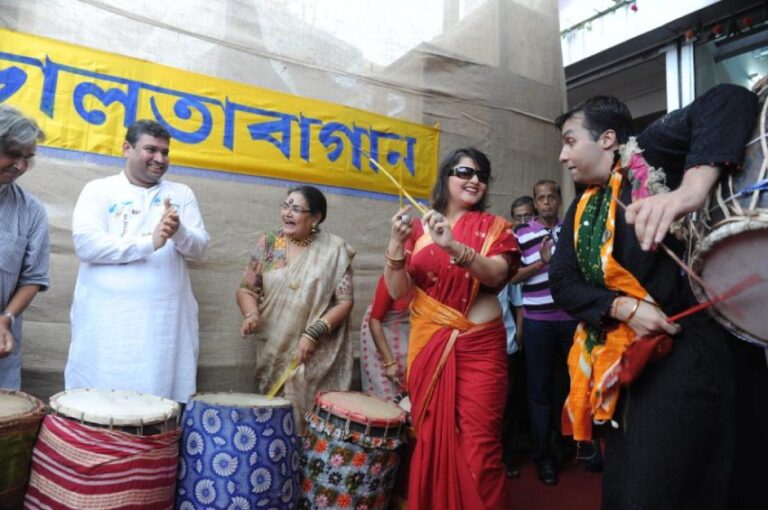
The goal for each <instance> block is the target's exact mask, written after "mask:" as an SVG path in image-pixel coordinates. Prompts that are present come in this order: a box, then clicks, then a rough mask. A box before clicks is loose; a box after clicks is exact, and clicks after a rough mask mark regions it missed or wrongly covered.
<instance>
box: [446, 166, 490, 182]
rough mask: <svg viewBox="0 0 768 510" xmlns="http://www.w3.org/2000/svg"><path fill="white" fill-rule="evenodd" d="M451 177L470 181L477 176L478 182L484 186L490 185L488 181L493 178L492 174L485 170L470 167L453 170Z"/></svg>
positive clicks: (459, 167)
mask: <svg viewBox="0 0 768 510" xmlns="http://www.w3.org/2000/svg"><path fill="white" fill-rule="evenodd" d="M451 175H452V176H454V177H458V178H459V179H464V180H465V181H468V180H470V179H471V178H472V177H474V176H475V175H476V176H477V180H478V181H480V182H482V183H483V184H488V180H489V179H490V178H491V175H490V172H486V171H485V170H475V169H474V168H471V167H468V166H457V167H456V168H452V169H451Z"/></svg>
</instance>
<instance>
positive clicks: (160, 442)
mask: <svg viewBox="0 0 768 510" xmlns="http://www.w3.org/2000/svg"><path fill="white" fill-rule="evenodd" d="M51 408H52V409H55V414H52V415H50V416H47V417H46V418H45V419H44V420H43V426H42V428H41V430H40V435H39V436H38V438H37V442H36V443H35V448H34V452H33V457H32V474H31V476H30V480H29V488H28V490H27V493H26V496H25V499H24V508H25V509H37V508H56V509H72V510H80V509H83V508H109V509H128V508H141V509H146V510H150V509H157V510H160V509H163V510H165V509H168V508H171V507H172V506H173V502H174V498H175V488H176V473H177V470H178V460H179V448H178V441H179V435H180V431H179V428H178V426H176V420H177V416H178V413H179V404H177V403H176V402H173V401H172V400H168V399H164V398H161V397H155V396H152V395H144V394H141V393H138V392H132V391H101V390H85V389H80V390H70V391H65V392H62V393H59V394H57V395H54V396H53V397H51ZM110 426H111V427H112V429H110V428H109V427H110ZM152 427H156V428H158V429H170V430H167V431H165V432H160V433H158V434H152V435H145V434H146V433H147V431H148V428H152ZM118 429H120V430H118ZM122 429H125V430H131V431H133V432H137V433H132V432H126V431H124V430H122Z"/></svg>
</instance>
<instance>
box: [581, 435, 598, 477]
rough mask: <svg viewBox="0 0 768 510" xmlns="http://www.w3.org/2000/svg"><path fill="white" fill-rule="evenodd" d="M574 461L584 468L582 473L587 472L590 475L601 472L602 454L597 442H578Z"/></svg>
mask: <svg viewBox="0 0 768 510" xmlns="http://www.w3.org/2000/svg"><path fill="white" fill-rule="evenodd" d="M576 460H578V461H579V462H580V463H581V465H582V466H584V471H589V472H590V473H602V472H603V454H602V452H601V451H600V443H598V442H597V441H591V442H587V441H584V442H580V443H579V453H578V455H577V456H576Z"/></svg>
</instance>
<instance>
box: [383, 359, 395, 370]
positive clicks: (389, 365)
mask: <svg viewBox="0 0 768 510" xmlns="http://www.w3.org/2000/svg"><path fill="white" fill-rule="evenodd" d="M396 363H397V361H395V360H392V361H390V362H389V363H384V364H383V365H382V366H383V367H384V368H389V367H391V366H393V365H395V364H396Z"/></svg>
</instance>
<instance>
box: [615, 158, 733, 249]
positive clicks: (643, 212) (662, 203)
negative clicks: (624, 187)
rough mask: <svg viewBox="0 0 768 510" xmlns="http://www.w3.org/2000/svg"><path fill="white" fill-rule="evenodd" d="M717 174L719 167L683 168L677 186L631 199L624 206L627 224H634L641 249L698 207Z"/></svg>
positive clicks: (653, 246)
mask: <svg viewBox="0 0 768 510" xmlns="http://www.w3.org/2000/svg"><path fill="white" fill-rule="evenodd" d="M719 176H720V169H719V168H717V167H713V166H709V165H700V166H698V167H696V168H691V169H689V170H686V172H685V175H684V176H683V182H682V184H680V187H679V188H677V189H676V190H674V191H670V192H669V193H659V194H658V195H653V196H651V197H648V198H644V199H641V200H638V201H637V202H633V203H632V204H630V205H629V206H628V207H627V211H626V219H627V223H629V224H630V225H634V226H635V234H637V240H638V241H639V242H640V248H642V249H643V250H645V251H648V250H650V249H652V248H655V247H656V245H658V244H659V243H661V242H662V241H663V240H664V237H665V236H666V235H667V232H668V231H669V227H670V225H672V222H673V221H675V220H676V219H678V218H680V217H682V216H685V215H686V214H688V213H690V212H693V211H695V210H697V209H699V208H700V207H701V206H702V205H704V201H705V200H706V198H707V196H708V195H709V192H710V190H711V189H712V187H713V186H714V185H715V183H716V182H717V179H718V177H719Z"/></svg>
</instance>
